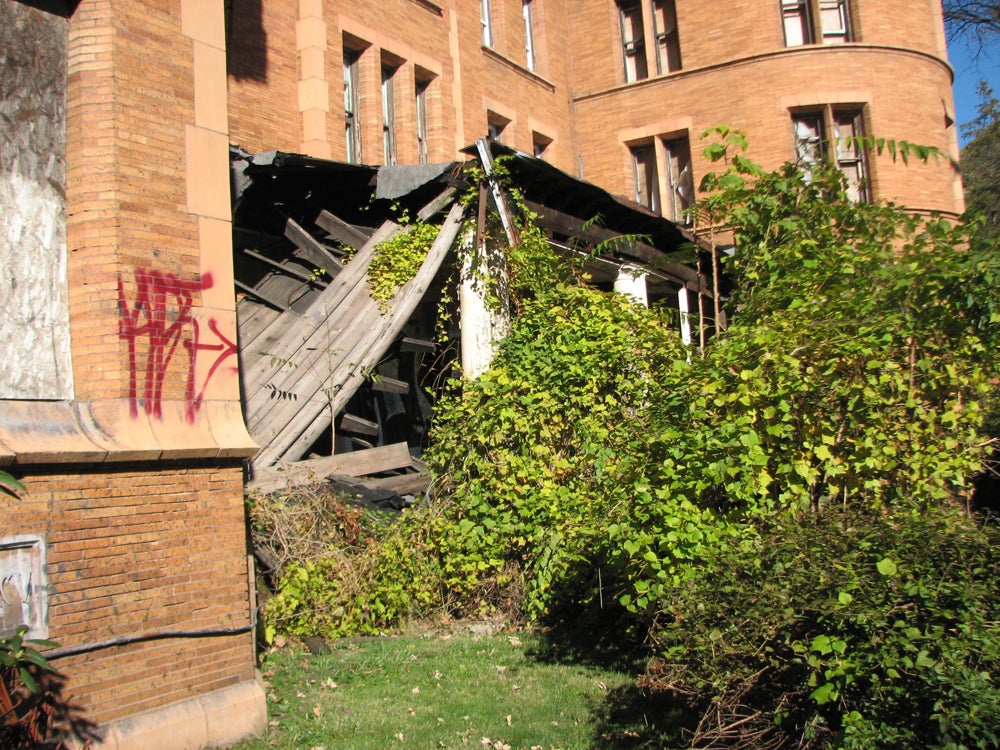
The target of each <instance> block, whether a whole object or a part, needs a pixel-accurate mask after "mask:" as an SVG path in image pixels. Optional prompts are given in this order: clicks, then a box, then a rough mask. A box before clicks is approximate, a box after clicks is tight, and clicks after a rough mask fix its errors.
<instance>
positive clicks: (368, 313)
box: [251, 203, 463, 466]
mask: <svg viewBox="0 0 1000 750" xmlns="http://www.w3.org/2000/svg"><path fill="white" fill-rule="evenodd" d="M462 212H463V207H462V205H461V204H460V203H453V204H452V207H451V209H450V211H449V212H448V216H447V217H446V219H445V221H444V223H443V224H442V225H441V229H440V231H439V232H438V236H437V238H436V239H435V240H434V242H433V243H432V244H431V248H430V250H429V251H428V252H427V257H426V258H425V259H424V262H423V265H421V267H420V270H419V271H417V274H416V276H414V277H413V278H412V279H410V280H409V281H408V282H406V283H405V284H404V285H403V286H402V287H400V288H399V290H398V291H397V292H396V295H395V296H394V297H393V299H392V302H391V310H390V311H389V313H388V314H384V313H382V311H381V310H380V308H379V307H378V305H377V304H376V303H375V302H374V300H372V299H371V296H370V295H367V289H366V290H365V292H366V294H365V296H362V297H359V299H358V300H357V302H358V303H359V307H358V309H357V311H356V312H355V313H354V314H352V315H350V316H349V319H350V320H351V321H352V325H351V326H350V330H349V331H346V332H345V335H344V336H342V337H338V339H337V340H336V341H335V342H334V347H335V348H336V350H337V351H336V352H335V355H336V356H335V359H336V361H335V362H330V364H329V365H328V366H327V367H325V368H324V371H323V372H322V374H321V375H320V379H314V377H313V376H314V375H315V374H316V373H306V374H305V375H304V377H303V375H302V370H301V369H300V370H299V371H298V372H299V377H301V378H302V380H297V383H298V384H299V385H304V384H305V381H309V383H310V391H311V392H312V393H313V394H314V396H315V398H310V400H309V402H308V408H300V409H299V410H297V412H296V413H294V414H291V415H290V416H291V418H290V419H289V420H288V421H286V419H285V418H283V419H281V420H279V421H277V422H276V423H270V420H265V422H268V423H262V424H261V425H260V427H261V429H260V430H259V431H256V432H255V431H254V430H253V429H251V436H252V437H254V439H255V441H256V442H257V444H258V445H262V446H265V447H264V448H263V449H262V450H261V451H260V453H258V454H257V456H256V457H255V459H254V462H255V463H257V464H259V465H261V466H267V465H269V464H271V463H274V462H275V460H277V459H284V460H286V461H295V460H297V459H298V458H300V457H301V456H302V455H303V454H304V453H305V452H306V450H308V448H309V446H310V445H311V444H312V443H313V442H315V440H316V438H317V437H319V435H320V434H322V432H323V430H325V429H326V427H327V426H328V425H329V424H330V416H331V414H333V415H335V414H339V413H340V411H341V410H342V409H343V408H344V407H345V406H346V405H347V402H348V401H349V400H350V398H351V396H352V395H353V394H354V392H355V391H356V390H357V389H358V387H359V386H360V385H361V383H362V382H363V381H364V377H365V372H366V370H368V369H370V368H372V367H374V366H375V365H376V364H377V363H378V362H379V360H380V359H381V358H382V356H383V355H384V354H385V352H386V351H387V350H388V348H389V347H390V346H391V345H392V343H393V341H395V340H396V338H397V337H398V336H399V335H400V333H401V331H402V330H403V327H404V326H405V325H406V322H407V321H408V320H409V319H410V317H411V316H412V315H413V311H414V310H415V309H416V306H417V304H418V303H419V302H420V300H421V299H422V298H423V296H424V295H425V294H426V293H427V289H428V288H429V287H430V284H431V282H432V281H433V279H434V276H435V275H436V274H437V272H438V269H439V268H440V267H441V263H442V261H443V260H444V257H445V255H447V253H448V252H449V251H450V250H451V246H452V244H453V243H454V241H455V237H456V236H457V234H458V230H459V228H460V227H461V224H462ZM373 239H374V238H373ZM355 263H357V260H356V259H355V261H354V262H352V263H351V264H350V265H349V266H348V267H347V269H346V271H345V273H346V272H350V270H351V268H353V267H354V264H355ZM331 286H332V285H331ZM314 307H315V305H314ZM339 312H340V311H339V310H338V316H339ZM320 393H323V394H331V395H332V398H329V399H320V398H319V394H320ZM286 406H287V405H286Z"/></svg>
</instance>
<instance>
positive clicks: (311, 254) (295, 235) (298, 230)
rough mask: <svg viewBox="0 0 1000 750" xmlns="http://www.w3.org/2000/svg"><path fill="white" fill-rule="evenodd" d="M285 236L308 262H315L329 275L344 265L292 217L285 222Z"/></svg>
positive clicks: (334, 274)
mask: <svg viewBox="0 0 1000 750" xmlns="http://www.w3.org/2000/svg"><path fill="white" fill-rule="evenodd" d="M285 237H287V238H288V239H290V240H291V241H292V242H293V243H295V246H296V247H297V248H298V249H299V250H301V251H302V252H303V254H305V256H306V257H307V258H308V259H309V262H310V263H315V264H316V267H317V268H322V269H324V270H325V271H326V272H327V273H328V274H330V276H336V275H337V273H339V272H340V270H341V269H342V268H343V267H344V264H343V263H341V262H340V260H338V259H337V256H336V255H334V254H333V253H332V252H331V251H330V248H328V247H327V246H326V245H324V244H323V243H322V242H320V241H319V240H317V239H316V238H315V237H313V236H312V235H311V234H309V232H307V231H306V230H305V229H303V228H302V226H301V225H300V224H299V223H298V222H296V221H295V220H294V219H289V220H288V221H286V222H285Z"/></svg>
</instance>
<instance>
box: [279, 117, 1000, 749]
mask: <svg viewBox="0 0 1000 750" xmlns="http://www.w3.org/2000/svg"><path fill="white" fill-rule="evenodd" d="M722 135H724V136H725V137H728V138H729V146H728V147H727V146H726V145H724V144H721V145H717V146H716V147H714V148H712V149H710V153H711V155H714V156H716V157H719V158H720V159H724V160H726V162H725V164H724V165H723V169H722V171H721V172H720V173H719V174H717V175H713V176H710V177H709V178H708V179H707V180H706V182H705V183H704V188H705V189H706V190H708V191H709V197H708V198H707V199H706V200H704V201H703V202H702V203H701V204H700V205H699V208H698V216H699V222H702V223H704V222H708V223H710V224H711V225H712V226H713V231H718V228H719V225H725V226H726V227H728V228H729V229H730V230H731V231H732V232H733V235H734V237H735V241H736V246H737V251H736V254H735V256H734V257H733V258H732V259H731V260H729V261H728V264H727V266H726V270H727V271H728V273H729V274H731V276H732V280H733V282H734V283H735V288H736V292H735V294H734V298H733V301H732V304H733V307H734V310H733V312H734V315H733V316H732V324H731V325H730V327H729V328H728V330H727V331H725V332H724V333H721V334H719V335H718V336H717V337H716V339H715V340H713V341H711V342H709V343H708V345H707V346H706V348H705V350H704V351H699V350H695V349H686V348H685V347H684V346H682V344H681V343H680V339H679V335H678V334H677V333H676V332H675V331H673V330H671V328H670V326H669V325H668V324H667V322H666V321H665V320H663V319H661V318H660V317H658V316H657V314H655V313H654V312H651V311H649V310H646V309H644V308H640V307H638V306H636V305H634V304H633V303H631V302H630V301H628V300H627V299H625V298H621V297H615V296H612V295H607V294H604V293H601V292H599V291H597V290H594V289H590V288H587V287H586V286H584V285H573V284H572V283H570V279H571V278H572V274H565V273H564V271H565V269H562V270H561V271H560V273H559V276H560V278H561V279H562V280H563V282H564V283H558V284H548V283H545V282H544V279H545V273H544V270H545V269H544V268H534V267H533V265H534V264H542V265H544V263H548V262H550V260H545V258H547V255H546V252H547V251H546V252H542V248H541V246H540V245H537V247H536V244H530V243H529V250H531V248H535V250H531V251H530V252H527V251H526V252H520V253H519V254H516V255H515V258H514V259H513V260H514V261H516V262H512V268H518V269H519V270H518V272H517V274H516V275H515V281H514V285H515V286H516V287H517V293H516V294H512V295H511V301H512V305H513V307H514V308H515V309H516V310H517V312H518V315H517V316H516V318H515V319H514V320H513V322H512V328H511V333H510V335H509V337H508V338H507V339H506V340H505V341H504V342H503V344H502V345H501V347H500V349H499V352H498V354H497V356H496V359H495V365H494V367H493V369H492V370H491V371H489V372H488V373H486V374H484V375H482V376H481V377H479V378H478V379H476V380H474V381H463V382H461V383H454V384H453V387H454V388H455V390H454V392H452V393H451V394H450V395H448V396H446V397H444V398H443V399H441V401H440V403H439V404H438V409H437V415H436V421H435V425H434V430H433V432H432V438H433V444H432V448H431V450H430V453H429V455H428V460H429V461H430V463H431V466H432V468H433V470H434V472H435V475H436V482H435V486H436V488H437V489H436V493H435V497H434V498H433V501H432V502H430V503H428V504H427V505H426V506H424V507H422V508H418V509H415V510H414V511H413V512H411V513H408V514H405V515H404V517H403V521H402V522H401V523H400V524H399V525H398V526H395V527H393V529H392V531H390V532H387V533H386V535H385V536H384V537H382V538H380V539H379V540H377V541H375V542H373V543H371V544H370V545H369V546H367V547H366V548H365V550H363V552H362V558H361V559H362V561H363V562H360V563H355V567H352V568H347V567H344V566H343V565H341V564H340V563H338V562H337V561H336V560H335V559H334V557H333V556H329V557H328V559H327V560H324V561H322V562H321V563H317V564H315V565H314V566H313V567H312V568H308V567H303V568H301V569H297V570H294V571H292V572H291V574H290V575H288V576H286V579H287V580H286V579H283V581H282V587H283V588H282V591H281V592H279V595H278V597H277V600H282V602H283V603H282V604H281V606H283V607H286V608H285V609H275V612H276V613H277V614H278V615H279V616H280V617H282V618H284V619H283V622H284V624H285V626H286V627H289V628H290V629H291V630H292V632H304V631H305V629H306V628H307V627H313V628H314V630H315V629H316V628H317V627H318V628H319V629H320V630H321V631H322V632H327V633H331V634H339V633H345V632H349V631H352V630H354V631H356V630H358V629H361V630H365V629H380V628H382V627H385V626H386V625H387V624H390V623H392V622H393V621H398V619H399V618H401V617H405V616H407V615H408V614H410V613H412V612H414V611H416V612H427V611H433V610H434V609H435V608H441V607H443V608H445V609H446V610H448V611H451V612H458V613H481V612H483V611H488V610H489V609H491V608H501V609H502V608H508V610H509V611H513V610H514V609H515V608H516V609H517V611H518V612H519V613H520V614H522V615H523V616H524V617H525V618H527V619H528V620H535V621H537V620H540V619H542V618H545V617H546V616H548V615H550V614H552V613H553V612H557V611H562V612H565V611H566V609H567V608H568V609H569V611H570V612H571V613H572V612H576V613H579V612H580V610H581V608H584V607H591V606H596V607H605V608H613V607H623V608H625V609H627V610H628V611H630V612H631V613H632V616H633V618H634V619H632V620H631V621H630V622H631V623H632V626H633V627H634V628H635V630H636V632H637V633H639V634H640V635H645V636H646V637H647V639H648V643H649V644H650V645H651V647H652V648H653V649H654V652H656V653H657V654H658V656H659V659H658V660H657V661H656V662H655V666H654V667H653V668H652V669H651V670H650V672H649V673H648V674H647V675H646V677H645V683H646V684H647V685H648V686H649V687H654V688H656V689H657V690H660V691H664V692H669V693H672V694H673V695H674V697H675V698H677V699H678V700H679V701H682V702H686V703H687V704H688V706H689V707H690V708H694V709H697V712H698V716H700V717H702V721H701V723H700V724H699V725H697V726H691V727H689V729H690V731H691V732H692V734H691V735H690V736H688V737H687V738H686V742H687V744H688V745H690V746H696V747H723V746H725V747H746V748H751V747H753V748H780V747H792V746H800V745H801V746H802V747H807V746H812V747H835V746H836V747H851V748H860V747H875V746H882V747H923V746H934V747H955V748H958V747H995V746H997V743H998V740H997V733H998V732H1000V712H998V710H997V708H996V706H997V705H998V701H997V698H998V697H1000V696H998V695H997V688H996V685H995V679H996V678H998V677H1000V674H998V670H997V664H998V658H1000V657H998V654H1000V650H998V649H1000V645H998V644H1000V641H998V639H997V637H996V634H995V632H996V624H995V616H996V611H995V606H996V605H995V601H996V595H997V593H1000V592H998V591H997V590H996V589H997V585H998V584H997V583H996V573H997V558H996V556H995V554H994V552H993V546H994V545H995V542H996V541H998V540H997V532H996V531H995V530H994V529H993V528H992V527H987V528H984V529H977V528H976V527H975V526H974V525H972V523H971V521H970V519H969V517H968V515H967V514H966V515H965V516H963V515H962V511H959V510H956V509H955V508H956V507H957V506H959V505H962V504H963V503H964V502H965V501H967V499H968V483H969V479H970V477H971V476H972V475H973V474H975V473H976V472H977V471H979V470H980V469H981V467H982V463H983V460H984V458H985V456H986V455H987V452H988V450H989V449H990V447H991V442H992V441H991V439H990V437H989V435H988V434H987V433H986V432H985V428H984V424H985V422H984V415H985V413H986V412H987V410H988V407H989V404H990V399H991V398H992V396H993V393H994V391H995V383H996V382H997V377H998V374H1000V371H998V360H997V357H996V354H995V352H996V350H997V345H998V344H1000V341H998V335H997V334H998V329H1000V326H998V323H1000V253H997V252H996V251H995V250H992V249H990V248H983V247H982V246H981V245H974V244H973V243H972V242H971V239H972V231H973V230H971V229H968V228H965V227H963V226H954V225H952V224H950V223H949V222H947V221H944V220H942V219H940V218H939V217H917V216H912V215H909V214H907V213H905V212H904V211H902V210H900V209H898V208H896V207H894V206H891V205H885V204H873V205H868V204H856V203H852V202H851V201H850V200H849V198H848V194H847V190H846V185H845V183H844V180H843V177H842V176H841V174H840V173H839V171H838V170H837V169H836V168H835V167H834V166H832V165H823V164H819V165H813V166H812V167H811V168H810V171H809V173H808V174H804V173H803V172H802V171H800V169H798V168H797V167H796V166H795V165H786V166H785V167H783V168H781V169H779V170H776V171H774V172H767V171H765V170H763V169H761V168H760V167H759V166H757V165H755V164H753V163H752V162H751V161H749V160H748V159H746V158H745V157H744V156H743V155H742V154H734V153H731V152H730V150H729V149H730V147H732V146H738V145H739V144H740V142H741V136H739V134H734V133H731V132H729V131H726V130H723V131H722ZM870 145H874V144H870ZM918 155H921V156H926V155H927V153H926V150H920V151H919V153H918ZM527 236H528V237H529V240H531V242H535V241H536V240H537V239H538V238H537V236H535V235H531V234H530V233H529V234H528V235H527ZM536 250H537V252H536ZM521 266H526V268H521ZM527 280H534V282H535V283H528V281H527ZM487 281H488V280H487ZM578 281H579V279H578ZM499 298H502V295H498V299H499ZM358 565H360V568H359V567H357V566H358ZM359 571H360V572H359ZM303 592H305V593H303ZM276 607H277V605H276ZM310 617H311V618H312V620H309V619H308V618H310ZM296 618H298V619H296ZM316 623H319V625H318V626H317V625H316Z"/></svg>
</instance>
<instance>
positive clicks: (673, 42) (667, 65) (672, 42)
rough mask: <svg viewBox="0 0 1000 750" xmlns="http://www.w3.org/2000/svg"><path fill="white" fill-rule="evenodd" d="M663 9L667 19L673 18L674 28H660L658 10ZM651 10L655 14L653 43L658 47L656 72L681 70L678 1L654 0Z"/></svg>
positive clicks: (658, 73) (660, 73)
mask: <svg viewBox="0 0 1000 750" xmlns="http://www.w3.org/2000/svg"><path fill="white" fill-rule="evenodd" d="M661 9H662V10H663V14H662V15H663V16H664V18H665V19H667V20H669V19H671V18H672V19H673V28H671V29H667V28H664V29H660V16H661V14H660V13H658V12H657V11H659V10H661ZM650 10H651V11H652V15H653V43H654V45H655V47H656V55H655V57H656V73H657V75H663V74H664V73H674V72H676V71H678V70H681V68H682V67H683V66H682V64H681V42H680V33H679V31H678V28H677V3H676V2H675V0H652V2H651V3H650Z"/></svg>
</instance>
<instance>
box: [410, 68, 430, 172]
mask: <svg viewBox="0 0 1000 750" xmlns="http://www.w3.org/2000/svg"><path fill="white" fill-rule="evenodd" d="M432 82H433V79H432V78H424V77H421V76H419V75H415V76H414V79H413V100H414V114H415V117H416V125H417V163H418V164H427V163H428V162H429V161H430V127H429V120H430V117H429V115H428V112H427V106H428V105H427V90H428V89H429V88H430V86H431V83H432Z"/></svg>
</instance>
